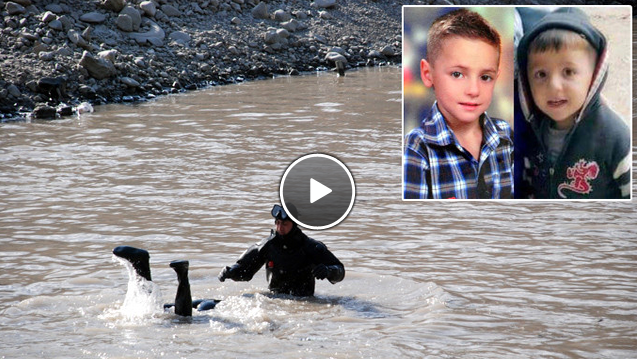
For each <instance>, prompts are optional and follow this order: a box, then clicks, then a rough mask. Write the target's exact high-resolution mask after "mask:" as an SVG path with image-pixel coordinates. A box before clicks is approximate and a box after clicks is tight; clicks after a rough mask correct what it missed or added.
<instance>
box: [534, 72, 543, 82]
mask: <svg viewBox="0 0 637 359" xmlns="http://www.w3.org/2000/svg"><path fill="white" fill-rule="evenodd" d="M545 77H546V72H544V71H536V72H535V73H534V74H533V78H536V79H538V80H541V79H543V78H545Z"/></svg>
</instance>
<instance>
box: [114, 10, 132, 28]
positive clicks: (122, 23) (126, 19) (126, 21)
mask: <svg viewBox="0 0 637 359" xmlns="http://www.w3.org/2000/svg"><path fill="white" fill-rule="evenodd" d="M115 23H116V24H117V27H118V28H119V29H120V30H122V31H125V32H133V30H134V29H133V19H131V17H130V16H129V15H127V14H119V16H118V17H117V20H116V21H115Z"/></svg>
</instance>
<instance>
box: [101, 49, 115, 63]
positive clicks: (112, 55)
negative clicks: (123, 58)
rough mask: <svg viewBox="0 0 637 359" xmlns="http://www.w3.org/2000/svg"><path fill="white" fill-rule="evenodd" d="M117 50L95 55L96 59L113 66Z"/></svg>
mask: <svg viewBox="0 0 637 359" xmlns="http://www.w3.org/2000/svg"><path fill="white" fill-rule="evenodd" d="M117 53H118V52H117V50H115V49H112V50H104V51H100V52H98V53H97V57H99V58H100V59H103V60H106V61H108V62H110V63H111V64H115V59H116V58H117Z"/></svg>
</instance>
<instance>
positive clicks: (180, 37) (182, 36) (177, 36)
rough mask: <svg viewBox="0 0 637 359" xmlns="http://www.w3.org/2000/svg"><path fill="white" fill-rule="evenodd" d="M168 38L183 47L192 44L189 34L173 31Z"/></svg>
mask: <svg viewBox="0 0 637 359" xmlns="http://www.w3.org/2000/svg"><path fill="white" fill-rule="evenodd" d="M168 37H169V38H170V39H171V40H173V41H174V42H177V43H180V44H183V45H188V43H189V42H190V35H188V34H187V33H185V32H183V31H173V32H171V33H170V35H169V36H168Z"/></svg>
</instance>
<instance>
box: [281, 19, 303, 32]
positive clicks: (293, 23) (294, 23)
mask: <svg viewBox="0 0 637 359" xmlns="http://www.w3.org/2000/svg"><path fill="white" fill-rule="evenodd" d="M281 26H282V27H283V28H284V29H286V30H287V31H289V32H295V31H296V30H298V29H300V28H301V23H300V22H299V21H298V20H296V19H290V20H289V21H286V22H284V23H282V24H281Z"/></svg>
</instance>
